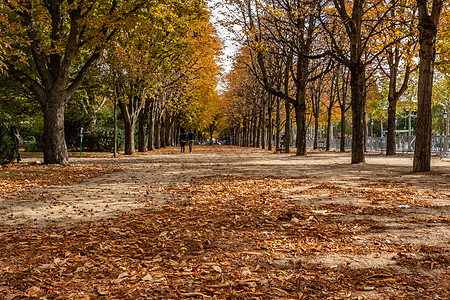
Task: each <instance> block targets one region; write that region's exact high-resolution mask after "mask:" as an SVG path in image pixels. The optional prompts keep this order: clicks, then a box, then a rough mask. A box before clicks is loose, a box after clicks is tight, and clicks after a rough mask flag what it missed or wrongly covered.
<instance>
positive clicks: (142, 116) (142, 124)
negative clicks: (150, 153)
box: [138, 100, 151, 152]
mask: <svg viewBox="0 0 450 300" xmlns="http://www.w3.org/2000/svg"><path fill="white" fill-rule="evenodd" d="M150 106H151V103H150V100H147V102H146V103H145V106H144V109H143V110H141V112H140V113H139V128H138V151H139V152H145V151H146V150H147V149H146V146H147V143H146V140H145V139H146V137H147V126H148V118H149V115H150Z"/></svg>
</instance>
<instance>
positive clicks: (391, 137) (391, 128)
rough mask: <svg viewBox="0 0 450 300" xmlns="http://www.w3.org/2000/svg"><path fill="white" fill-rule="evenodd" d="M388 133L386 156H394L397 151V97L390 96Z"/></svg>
mask: <svg viewBox="0 0 450 300" xmlns="http://www.w3.org/2000/svg"><path fill="white" fill-rule="evenodd" d="M388 101H389V106H388V128H387V130H388V133H387V144H386V156H392V155H395V153H396V146H395V130H396V128H395V117H396V112H397V99H393V98H391V97H388Z"/></svg>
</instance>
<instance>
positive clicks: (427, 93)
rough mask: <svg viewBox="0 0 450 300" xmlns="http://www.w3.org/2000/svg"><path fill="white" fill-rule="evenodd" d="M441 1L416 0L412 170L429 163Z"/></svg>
mask: <svg viewBox="0 0 450 300" xmlns="http://www.w3.org/2000/svg"><path fill="white" fill-rule="evenodd" d="M443 7H444V1H443V0H432V1H431V2H430V1H429V0H417V8H418V11H419V24H418V29H419V44H420V52H419V57H420V62H419V89H418V92H417V100H418V110H417V131H416V132H417V136H416V144H415V148H414V161H413V171H414V172H427V171H429V170H430V166H431V127H432V119H431V97H432V91H433V73H434V61H435V56H436V35H437V29H438V28H437V27H438V24H439V18H440V15H441V12H442V8H443Z"/></svg>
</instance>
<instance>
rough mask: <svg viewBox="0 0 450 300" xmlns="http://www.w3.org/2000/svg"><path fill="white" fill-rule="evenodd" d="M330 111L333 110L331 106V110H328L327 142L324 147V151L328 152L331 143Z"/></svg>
mask: <svg viewBox="0 0 450 300" xmlns="http://www.w3.org/2000/svg"><path fill="white" fill-rule="evenodd" d="M332 110H333V106H331V108H328V116H327V117H328V120H327V142H326V145H325V150H326V151H330V142H331V134H332V132H331V130H332V127H331V115H332Z"/></svg>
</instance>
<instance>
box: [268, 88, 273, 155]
mask: <svg viewBox="0 0 450 300" xmlns="http://www.w3.org/2000/svg"><path fill="white" fill-rule="evenodd" d="M269 97H273V96H272V95H270V96H269ZM269 102H271V101H270V100H269ZM272 114H273V107H272V105H268V106H267V118H268V122H267V126H268V130H267V135H268V142H269V144H268V145H267V150H269V151H272V149H273V118H272Z"/></svg>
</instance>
